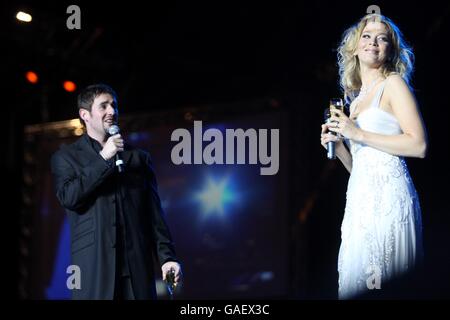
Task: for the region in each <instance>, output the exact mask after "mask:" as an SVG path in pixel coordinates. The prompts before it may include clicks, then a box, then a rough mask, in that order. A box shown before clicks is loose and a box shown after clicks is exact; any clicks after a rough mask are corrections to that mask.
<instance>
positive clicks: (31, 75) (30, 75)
mask: <svg viewBox="0 0 450 320" xmlns="http://www.w3.org/2000/svg"><path fill="white" fill-rule="evenodd" d="M25 77H26V78H27V81H28V82H30V83H32V84H36V83H37V82H38V81H39V77H38V75H37V73H36V72H33V71H28V72H27V73H25Z"/></svg>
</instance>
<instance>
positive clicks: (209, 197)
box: [196, 177, 236, 216]
mask: <svg viewBox="0 0 450 320" xmlns="http://www.w3.org/2000/svg"><path fill="white" fill-rule="evenodd" d="M228 182H229V181H228V177H225V178H224V179H222V180H221V181H219V182H217V181H214V180H213V179H212V178H211V177H208V181H207V184H206V186H205V188H204V189H203V190H202V191H201V192H199V193H197V195H196V199H197V200H199V201H200V203H201V204H202V207H203V214H204V215H205V216H208V215H213V214H216V215H221V216H223V215H224V213H225V206H226V205H227V204H229V203H233V202H235V201H236V195H235V193H234V192H233V191H232V190H231V188H230V186H229V184H228Z"/></svg>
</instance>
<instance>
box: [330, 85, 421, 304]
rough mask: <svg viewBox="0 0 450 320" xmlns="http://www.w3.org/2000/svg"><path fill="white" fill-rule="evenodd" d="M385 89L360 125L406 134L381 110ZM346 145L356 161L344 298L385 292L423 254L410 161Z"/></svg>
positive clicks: (346, 231)
mask: <svg viewBox="0 0 450 320" xmlns="http://www.w3.org/2000/svg"><path fill="white" fill-rule="evenodd" d="M384 85H385V82H384V83H382V84H381V87H380V88H379V89H378V91H377V92H376V94H375V98H374V100H373V101H372V103H371V105H370V106H369V108H368V109H366V110H364V111H363V112H361V113H360V114H359V115H358V118H357V120H356V124H357V126H358V127H360V128H361V129H363V130H365V131H370V132H374V133H379V134H384V135H397V134H401V133H402V131H401V128H400V125H399V123H398V122H397V120H396V118H395V117H394V116H393V115H391V114H390V113H388V112H386V111H384V110H382V109H380V108H379V104H380V100H381V95H382V93H383V90H384ZM352 107H353V106H352ZM351 111H353V110H351ZM346 143H347V144H348V145H349V147H350V151H351V154H352V158H353V160H352V172H351V175H350V179H349V182H348V188H347V203H346V207H345V214H344V219H343V221H342V226H341V232H342V242H341V247H340V250H339V257H338V271H339V299H348V298H352V297H353V296H354V295H356V294H359V293H364V292H365V291H366V290H369V289H381V290H382V289H383V283H385V282H386V281H387V280H389V279H392V278H394V277H396V276H397V275H400V274H402V273H404V272H406V271H408V270H411V269H412V268H413V267H414V265H415V264H416V263H417V262H419V260H421V259H422V255H423V249H422V221H421V213H420V205H419V200H418V197H417V193H416V190H415V188H414V185H413V182H412V180H411V177H410V175H409V172H408V169H407V166H406V163H405V161H404V159H403V158H402V157H398V156H394V155H391V154H388V153H386V152H383V151H380V150H377V149H375V148H372V147H369V146H367V145H364V144H360V143H356V142H354V141H351V140H347V141H346Z"/></svg>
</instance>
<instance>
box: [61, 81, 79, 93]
mask: <svg viewBox="0 0 450 320" xmlns="http://www.w3.org/2000/svg"><path fill="white" fill-rule="evenodd" d="M63 87H64V90H66V91H67V92H74V91H75V90H76V89H77V85H76V84H75V83H74V82H72V81H64V83H63Z"/></svg>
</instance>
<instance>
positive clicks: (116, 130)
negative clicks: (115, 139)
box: [108, 124, 120, 136]
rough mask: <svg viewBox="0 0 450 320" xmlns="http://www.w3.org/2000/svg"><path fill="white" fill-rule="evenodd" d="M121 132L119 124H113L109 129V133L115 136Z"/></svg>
mask: <svg viewBox="0 0 450 320" xmlns="http://www.w3.org/2000/svg"><path fill="white" fill-rule="evenodd" d="M119 132H120V129H119V126H117V125H115V124H113V125H112V126H111V127H109V129H108V133H109V134H110V135H111V136H113V135H115V134H118V133H119Z"/></svg>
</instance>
